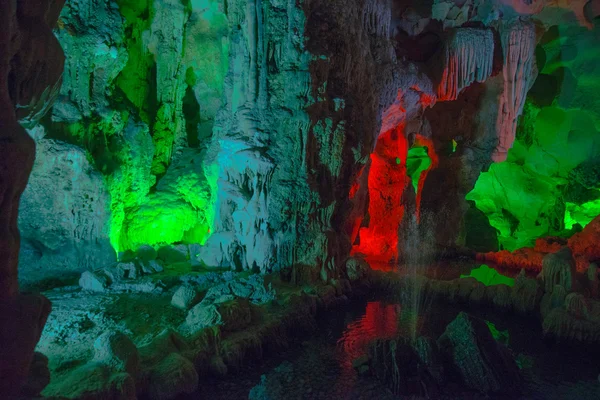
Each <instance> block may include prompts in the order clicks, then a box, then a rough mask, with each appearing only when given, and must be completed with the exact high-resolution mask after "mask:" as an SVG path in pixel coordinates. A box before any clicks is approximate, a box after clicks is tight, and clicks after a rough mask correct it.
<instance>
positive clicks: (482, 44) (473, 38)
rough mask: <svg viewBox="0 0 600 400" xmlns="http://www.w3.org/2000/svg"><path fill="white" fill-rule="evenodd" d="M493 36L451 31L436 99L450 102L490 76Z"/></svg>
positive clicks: (469, 30) (476, 31) (477, 31)
mask: <svg viewBox="0 0 600 400" xmlns="http://www.w3.org/2000/svg"><path fill="white" fill-rule="evenodd" d="M493 64H494V35H493V32H492V31H491V30H489V29H485V30H483V29H472V28H463V29H457V30H455V31H454V32H453V33H452V34H451V36H450V38H449V39H448V41H447V44H446V49H445V59H444V63H443V64H442V65H444V67H445V68H444V72H443V74H442V79H441V82H440V84H439V86H438V93H437V96H438V99H439V100H440V101H452V100H456V99H457V98H458V94H459V93H460V92H461V91H462V90H463V89H465V88H467V87H469V86H470V85H471V84H472V83H474V82H485V81H486V80H487V78H489V77H490V76H491V75H492V67H493Z"/></svg>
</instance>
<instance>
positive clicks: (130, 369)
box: [94, 332, 140, 376]
mask: <svg viewBox="0 0 600 400" xmlns="http://www.w3.org/2000/svg"><path fill="white" fill-rule="evenodd" d="M94 361H96V362H99V363H102V364H105V365H108V366H110V367H111V368H112V369H113V370H114V371H119V372H127V373H128V374H130V375H131V376H136V375H137V372H138V369H139V366H140V365H139V364H140V357H139V353H138V350H137V348H136V347H135V344H133V342H132V341H131V339H129V337H127V335H125V334H123V333H121V332H106V333H104V334H102V335H101V336H100V337H98V339H96V341H95V342H94Z"/></svg>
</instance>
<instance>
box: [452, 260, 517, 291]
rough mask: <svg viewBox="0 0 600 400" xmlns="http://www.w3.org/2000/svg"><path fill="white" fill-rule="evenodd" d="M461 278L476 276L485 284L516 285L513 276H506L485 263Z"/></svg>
mask: <svg viewBox="0 0 600 400" xmlns="http://www.w3.org/2000/svg"><path fill="white" fill-rule="evenodd" d="M460 277H461V278H475V279H476V280H477V281H479V282H481V283H483V284H484V285H485V286H494V285H507V286H514V285H515V280H514V279H513V278H509V277H508V276H504V275H502V274H501V273H499V272H498V271H496V270H495V269H494V268H490V267H488V266H487V265H485V264H483V265H482V266H480V267H479V268H476V269H474V270H472V271H471V272H470V273H469V275H461V276H460Z"/></svg>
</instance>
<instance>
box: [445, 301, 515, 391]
mask: <svg viewBox="0 0 600 400" xmlns="http://www.w3.org/2000/svg"><path fill="white" fill-rule="evenodd" d="M437 344H438V346H439V348H440V350H441V351H442V352H443V353H444V354H445V356H446V357H447V359H448V360H450V363H451V365H452V368H453V369H455V370H456V371H457V372H458V375H459V376H460V377H461V378H462V380H463V382H464V384H465V385H466V386H468V387H469V388H471V389H474V390H478V391H480V392H483V393H515V392H518V391H519V390H520V388H521V385H522V377H521V375H520V372H519V367H518V366H517V364H516V362H515V360H514V359H513V357H512V355H511V354H510V351H509V350H508V349H507V348H506V347H505V346H504V345H502V344H500V343H498V342H496V341H495V340H494V338H493V336H492V334H491V333H490V330H489V328H488V327H487V325H486V323H485V322H484V321H483V320H481V319H479V318H475V317H473V316H470V315H468V314H466V313H464V312H461V313H460V314H459V315H458V316H457V317H456V319H455V320H454V321H452V322H451V323H450V324H448V326H447V327H446V330H445V331H444V333H443V334H442V336H440V338H439V339H438V341H437Z"/></svg>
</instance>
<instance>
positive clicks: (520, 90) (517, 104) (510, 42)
mask: <svg viewBox="0 0 600 400" xmlns="http://www.w3.org/2000/svg"><path fill="white" fill-rule="evenodd" d="M501 35H502V49H503V54H504V67H503V70H502V73H503V75H504V91H503V93H502V96H501V97H500V102H499V104H498V107H499V108H498V120H497V123H496V133H497V135H498V146H497V147H496V150H495V151H494V154H493V155H492V159H493V160H494V161H496V162H501V161H504V160H505V159H506V154H507V152H508V150H509V149H510V148H511V147H512V145H513V142H514V141H515V134H516V131H517V120H518V118H519V116H520V115H521V113H522V112H523V106H524V105H525V98H526V97H527V92H528V91H529V88H530V87H531V85H532V84H533V82H534V80H535V76H533V63H534V60H535V26H534V25H533V23H532V22H521V21H516V22H513V23H509V24H505V25H504V26H503V27H502V31H501Z"/></svg>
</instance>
